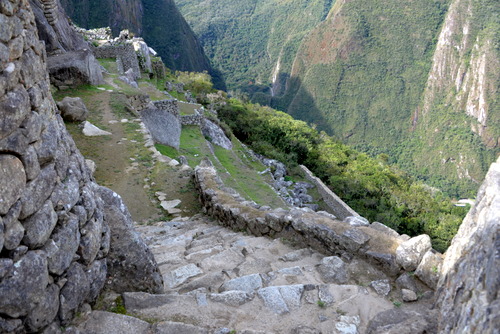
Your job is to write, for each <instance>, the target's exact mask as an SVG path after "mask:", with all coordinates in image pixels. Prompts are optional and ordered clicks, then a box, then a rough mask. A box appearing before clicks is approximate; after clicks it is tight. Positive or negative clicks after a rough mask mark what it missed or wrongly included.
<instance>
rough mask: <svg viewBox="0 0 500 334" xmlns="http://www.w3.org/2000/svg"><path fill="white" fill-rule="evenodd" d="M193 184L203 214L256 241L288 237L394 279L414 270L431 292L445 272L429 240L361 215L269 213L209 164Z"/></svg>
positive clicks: (201, 167)
mask: <svg viewBox="0 0 500 334" xmlns="http://www.w3.org/2000/svg"><path fill="white" fill-rule="evenodd" d="M195 185H196V187H197V190H198V192H199V194H200V201H201V203H202V205H203V207H204V210H205V212H206V213H207V214H208V215H210V216H212V217H214V218H215V219H217V220H218V221H220V222H221V224H222V225H224V226H228V227H230V228H233V229H234V230H237V231H242V230H247V231H249V232H250V233H252V234H253V235H256V236H268V237H271V238H286V239H288V240H292V241H293V242H294V243H296V244H298V245H301V246H304V247H311V248H313V249H315V250H317V251H319V252H322V253H325V254H335V255H340V256H343V257H346V258H352V257H360V258H363V259H366V260H368V261H369V262H371V263H372V264H374V265H376V266H378V267H379V268H381V269H382V270H383V271H384V272H386V273H387V274H389V275H391V276H394V277H396V276H398V275H401V274H404V272H405V271H406V272H408V271H415V270H416V272H415V275H417V276H418V277H419V278H420V279H421V280H422V281H423V282H424V283H425V284H427V285H428V286H429V287H430V288H435V286H436V283H437V278H438V277H439V272H440V269H441V262H442V259H441V255H440V254H438V253H436V252H434V251H433V250H432V249H431V243H430V238H429V236H427V235H422V236H418V237H415V238H411V239H410V238H409V237H408V236H404V235H399V234H398V233H397V232H396V231H394V230H392V229H390V228H389V227H387V226H385V225H383V224H380V223H377V222H375V223H372V224H370V223H369V222H368V221H367V220H366V219H364V218H362V217H359V216H350V217H347V218H346V219H345V220H344V221H340V220H337V219H336V218H335V217H334V216H332V215H331V214H328V213H326V212H313V211H312V210H310V209H308V208H302V209H291V210H284V209H271V208H270V207H266V206H260V205H258V204H256V203H255V202H251V201H246V200H245V199H244V198H242V197H241V196H240V195H239V194H238V193H236V192H235V191H234V190H233V189H231V188H227V187H225V186H224V184H223V183H222V181H221V179H220V178H219V177H218V175H217V171H216V170H215V168H214V167H213V165H212V164H211V162H210V161H208V160H204V161H202V164H200V165H199V166H197V167H196V168H195Z"/></svg>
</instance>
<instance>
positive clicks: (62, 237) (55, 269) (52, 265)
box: [44, 214, 80, 275]
mask: <svg viewBox="0 0 500 334" xmlns="http://www.w3.org/2000/svg"><path fill="white" fill-rule="evenodd" d="M79 243H80V231H79V229H78V218H77V217H76V216H75V215H73V214H70V215H68V216H67V217H65V219H64V220H63V221H62V224H61V226H59V227H58V228H57V230H56V231H55V232H54V234H53V235H52V237H51V240H50V241H49V242H48V243H47V244H46V246H45V247H44V250H45V251H46V252H47V254H48V255H49V258H48V264H49V271H50V272H51V273H54V274H56V275H61V274H62V273H63V272H64V271H66V269H68V268H69V266H70V265H71V262H72V261H73V258H74V257H75V255H76V251H77V249H78V245H79Z"/></svg>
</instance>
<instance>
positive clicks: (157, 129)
mask: <svg viewBox="0 0 500 334" xmlns="http://www.w3.org/2000/svg"><path fill="white" fill-rule="evenodd" d="M141 119H142V121H143V122H144V124H145V125H146V127H147V129H148V130H149V132H150V133H151V136H152V137H153V140H154V141H155V142H157V143H160V144H163V145H167V146H171V147H174V148H176V149H179V145H180V138H181V123H180V120H179V118H178V117H177V116H175V115H174V114H172V113H170V112H168V111H166V110H163V109H144V110H143V111H141Z"/></svg>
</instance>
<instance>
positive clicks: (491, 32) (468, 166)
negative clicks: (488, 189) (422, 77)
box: [412, 0, 500, 184]
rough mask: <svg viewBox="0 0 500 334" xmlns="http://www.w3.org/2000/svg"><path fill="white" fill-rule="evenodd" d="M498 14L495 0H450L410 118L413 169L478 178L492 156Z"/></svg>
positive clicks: (499, 113)
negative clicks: (417, 105) (421, 92)
mask: <svg viewBox="0 0 500 334" xmlns="http://www.w3.org/2000/svg"><path fill="white" fill-rule="evenodd" d="M499 14H500V3H499V2H498V1H473V0H456V1H453V3H452V5H451V6H450V9H449V11H448V15H447V17H446V21H445V23H444V25H443V28H442V31H441V34H440V36H439V40H438V43H437V47H436V52H435V53H434V57H433V65H432V69H431V71H430V73H429V77H428V80H427V87H426V90H425V93H424V97H423V102H422V103H421V107H420V108H418V109H416V110H415V113H414V115H413V118H412V120H413V127H414V129H415V132H414V136H413V137H414V138H413V143H412V144H413V145H412V146H413V147H414V153H413V159H412V160H413V161H414V163H415V165H416V167H417V168H418V169H420V170H422V171H427V173H429V174H431V175H436V176H438V177H442V176H443V175H452V176H454V177H455V178H457V177H458V179H459V180H460V183H463V184H467V183H468V184H474V183H475V184H477V183H479V182H480V181H481V180H482V179H483V177H484V172H485V171H486V170H487V168H488V166H489V165H490V163H491V162H492V161H494V160H495V158H496V155H497V154H498V152H499V144H500V142H499V140H500V137H499V136H500V104H499V103H498V99H499V97H498V92H499V87H500V39H499V38H500V20H499V17H500V16H499ZM424 152H425V154H424ZM429 156H431V157H433V158H432V159H430V158H429ZM434 181H437V180H434ZM471 181H472V182H471Z"/></svg>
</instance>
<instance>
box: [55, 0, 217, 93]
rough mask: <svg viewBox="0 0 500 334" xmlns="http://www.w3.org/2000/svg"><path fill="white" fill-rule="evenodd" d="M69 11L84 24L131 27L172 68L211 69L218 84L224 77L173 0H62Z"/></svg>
mask: <svg viewBox="0 0 500 334" xmlns="http://www.w3.org/2000/svg"><path fill="white" fill-rule="evenodd" d="M61 2H62V5H63V7H64V9H65V10H66V12H67V13H68V15H69V16H70V17H71V18H72V19H73V20H74V21H75V23H76V24H78V25H80V26H81V27H83V28H98V27H103V26H110V27H111V29H112V31H113V33H114V34H117V33H118V32H119V31H120V30H121V29H130V30H131V31H132V32H134V33H135V34H137V35H140V36H141V37H143V38H144V40H145V41H146V42H147V43H148V45H149V46H151V47H152V48H153V49H155V50H156V51H157V52H158V53H159V55H160V56H161V57H162V59H163V61H164V63H165V64H166V65H167V66H168V67H169V68H171V69H173V70H181V71H198V72H202V71H208V72H209V73H210V74H211V75H212V76H213V77H214V78H215V83H216V85H217V86H219V87H221V88H223V83H222V79H221V78H220V77H219V75H218V73H216V72H215V71H213V70H212V68H211V66H210V62H209V61H208V59H207V57H206V56H205V54H204V52H203V49H202V48H201V45H200V43H199V42H198V40H197V39H196V37H195V35H194V34H193V32H192V30H191V28H190V27H189V25H188V24H187V23H186V21H185V20H184V18H183V17H182V15H181V14H180V12H179V10H178V9H177V7H176V6H175V3H174V2H173V0H161V1H155V0H132V1H126V2H123V1H117V0H105V1H95V0H84V1H75V0H61Z"/></svg>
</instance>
